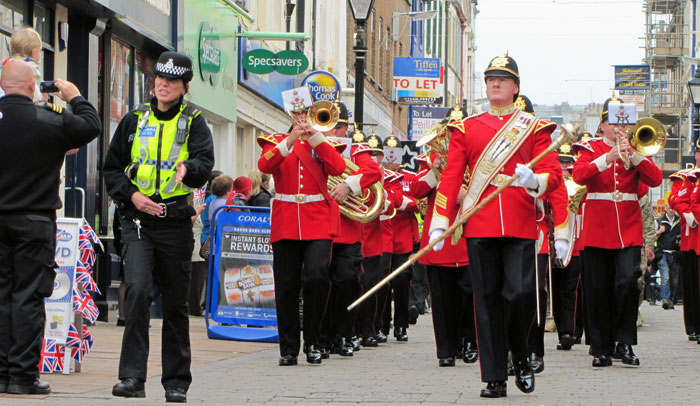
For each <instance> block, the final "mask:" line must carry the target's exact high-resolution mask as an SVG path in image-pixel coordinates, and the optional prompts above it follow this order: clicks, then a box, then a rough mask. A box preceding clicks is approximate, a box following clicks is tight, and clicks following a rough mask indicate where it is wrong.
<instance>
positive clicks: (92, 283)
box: [83, 276, 102, 295]
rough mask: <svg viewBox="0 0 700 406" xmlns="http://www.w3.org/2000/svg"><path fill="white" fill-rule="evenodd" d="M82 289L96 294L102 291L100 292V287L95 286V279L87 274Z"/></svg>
mask: <svg viewBox="0 0 700 406" xmlns="http://www.w3.org/2000/svg"><path fill="white" fill-rule="evenodd" d="M83 289H85V290H89V291H90V292H95V293H97V294H98V295H101V294H102V292H100V288H98V287H97V284H96V283H95V280H94V279H92V276H88V280H87V282H85V285H83Z"/></svg>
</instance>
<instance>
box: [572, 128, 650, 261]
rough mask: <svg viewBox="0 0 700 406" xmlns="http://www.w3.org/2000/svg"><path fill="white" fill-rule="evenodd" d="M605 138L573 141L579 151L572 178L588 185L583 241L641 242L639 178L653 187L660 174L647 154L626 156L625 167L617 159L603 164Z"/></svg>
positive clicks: (616, 245)
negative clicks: (608, 163) (627, 158)
mask: <svg viewBox="0 0 700 406" xmlns="http://www.w3.org/2000/svg"><path fill="white" fill-rule="evenodd" d="M609 142H610V141H606V140H604V139H603V138H592V139H590V140H588V141H583V142H580V143H577V144H574V150H575V151H576V152H577V153H578V154H579V156H578V159H577V160H576V163H575V164H574V170H573V177H574V182H576V183H578V184H579V185H585V186H586V187H587V188H588V194H587V197H586V212H585V214H584V216H583V235H582V239H583V245H584V247H597V248H605V249H621V248H625V247H629V246H643V245H644V240H643V235H642V214H641V210H640V208H639V202H638V191H639V182H642V183H644V184H646V185H648V186H652V187H655V186H658V185H659V184H661V181H662V178H663V174H662V173H661V169H659V168H658V167H657V166H656V165H655V164H654V162H653V161H652V160H651V158H648V157H643V156H641V155H639V154H634V155H633V156H632V157H631V158H630V161H631V165H630V169H625V168H624V166H623V164H622V162H621V161H620V160H616V161H615V162H614V163H612V164H610V165H607V164H606V163H605V154H607V153H608V151H610V150H611V149H612V146H611V145H608V143H609ZM614 199H616V200H614Z"/></svg>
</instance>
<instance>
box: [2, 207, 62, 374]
mask: <svg viewBox="0 0 700 406" xmlns="http://www.w3.org/2000/svg"><path fill="white" fill-rule="evenodd" d="M55 250H56V221H55V220H54V219H53V218H50V217H48V216H45V215H43V214H0V332H1V333H0V383H10V384H16V385H30V384H32V383H33V382H34V381H35V380H36V379H37V378H38V377H39V360H40V357H41V347H42V343H43V338H44V320H45V318H46V314H45V312H44V298H45V297H49V296H51V294H52V293H53V282H54V279H55V277H56V272H55V271H54V255H55V254H54V253H55Z"/></svg>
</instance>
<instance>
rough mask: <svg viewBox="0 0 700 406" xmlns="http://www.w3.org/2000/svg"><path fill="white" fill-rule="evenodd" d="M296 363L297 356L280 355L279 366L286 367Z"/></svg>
mask: <svg viewBox="0 0 700 406" xmlns="http://www.w3.org/2000/svg"><path fill="white" fill-rule="evenodd" d="M296 364H297V357H296V356H294V355H284V356H282V357H280V361H279V366H281V367H286V366H291V365H296Z"/></svg>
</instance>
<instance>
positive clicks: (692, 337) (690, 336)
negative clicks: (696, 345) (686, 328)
mask: <svg viewBox="0 0 700 406" xmlns="http://www.w3.org/2000/svg"><path fill="white" fill-rule="evenodd" d="M698 338H700V337H699V336H698V335H697V334H695V333H690V334H688V341H698Z"/></svg>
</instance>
